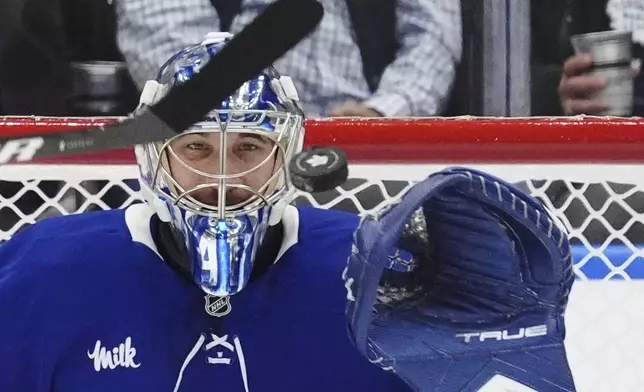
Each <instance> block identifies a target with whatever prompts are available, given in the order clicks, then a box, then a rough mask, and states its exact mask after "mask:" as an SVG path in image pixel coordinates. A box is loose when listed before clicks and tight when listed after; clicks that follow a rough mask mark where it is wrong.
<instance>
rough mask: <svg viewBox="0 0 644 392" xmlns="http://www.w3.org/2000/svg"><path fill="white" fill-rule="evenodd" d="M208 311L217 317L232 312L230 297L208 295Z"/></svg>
mask: <svg viewBox="0 0 644 392" xmlns="http://www.w3.org/2000/svg"><path fill="white" fill-rule="evenodd" d="M205 298H206V313H208V314H209V315H211V316H215V317H222V316H225V315H227V314H228V313H230V310H231V306H230V297H228V296H226V297H215V296H214V295H210V294H208V295H206V297H205Z"/></svg>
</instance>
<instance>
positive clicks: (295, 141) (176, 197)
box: [148, 110, 303, 219]
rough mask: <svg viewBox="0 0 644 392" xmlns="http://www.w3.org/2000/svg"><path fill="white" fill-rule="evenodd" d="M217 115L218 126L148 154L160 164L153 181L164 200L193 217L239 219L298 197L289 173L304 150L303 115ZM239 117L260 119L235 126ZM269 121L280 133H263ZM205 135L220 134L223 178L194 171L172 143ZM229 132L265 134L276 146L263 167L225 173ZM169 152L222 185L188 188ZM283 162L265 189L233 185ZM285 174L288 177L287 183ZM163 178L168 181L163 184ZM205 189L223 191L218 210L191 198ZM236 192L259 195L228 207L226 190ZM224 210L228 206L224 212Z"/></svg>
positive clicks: (205, 126)
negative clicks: (170, 163) (174, 172)
mask: <svg viewBox="0 0 644 392" xmlns="http://www.w3.org/2000/svg"><path fill="white" fill-rule="evenodd" d="M213 115H214V117H215V119H216V124H215V125H213V124H209V123H200V124H196V125H195V126H196V127H200V126H201V127H203V128H198V129H192V130H190V131H188V132H184V133H182V134H180V135H177V136H175V137H173V138H171V139H169V140H167V141H166V142H164V143H163V144H162V145H161V146H160V147H159V145H158V144H155V145H154V149H148V151H149V152H150V153H151V154H154V156H153V159H155V160H156V164H155V165H154V175H153V178H152V189H153V190H154V191H155V193H157V194H161V195H163V197H164V198H166V199H167V200H171V201H172V203H173V204H174V205H175V206H177V207H180V208H182V209H185V210H186V211H189V212H192V213H193V214H196V215H201V216H208V217H212V218H218V219H227V218H234V217H235V216H238V215H246V214H251V213H254V212H256V211H258V210H259V209H261V208H263V207H264V206H267V205H274V204H275V203H276V202H278V201H279V200H280V199H282V198H283V197H285V196H287V195H289V194H290V193H291V192H292V189H293V187H292V185H291V180H290V174H289V171H288V162H289V161H290V159H291V158H292V156H293V155H294V154H295V153H297V152H298V150H299V149H301V145H302V138H303V134H302V133H301V132H299V130H300V129H301V128H302V126H303V118H302V117H301V116H300V115H297V114H293V113H286V112H273V111H271V112H269V111H266V110H243V111H235V110H217V111H213ZM239 115H242V116H249V115H257V116H259V118H258V119H257V120H256V121H253V122H247V121H244V122H234V121H233V122H231V120H232V119H233V118H235V117H236V116H239ZM221 116H226V117H225V118H226V121H225V122H222V121H221ZM267 117H270V118H271V119H272V120H275V122H274V127H275V129H277V130H276V131H264V130H261V129H259V128H260V125H261V124H262V123H263V122H265V121H266V120H267ZM213 128H216V130H212V131H211V130H210V129H213ZM205 132H219V133H220V157H219V174H213V173H207V172H202V171H200V170H198V169H195V168H193V167H191V166H190V165H188V164H187V163H185V162H184V161H183V160H182V159H180V158H179V157H178V156H177V155H176V153H174V151H173V150H172V148H171V147H170V143H171V142H172V141H173V140H175V139H177V138H180V137H182V136H185V135H187V134H190V133H205ZM229 132H235V133H244V132H248V133H254V134H259V135H262V136H265V137H267V138H269V139H270V140H271V141H273V142H274V143H275V144H274V146H273V148H272V150H271V152H270V153H269V154H268V155H267V157H266V158H265V159H264V160H263V161H262V162H260V163H259V164H257V165H255V166H254V167H252V168H250V169H248V170H246V171H243V172H241V173H236V174H225V173H226V159H227V136H228V134H229ZM168 151H170V154H173V156H174V158H175V160H176V161H177V162H178V163H179V164H180V165H182V166H183V167H184V168H186V169H188V170H190V171H191V172H192V173H194V174H197V175H199V176H202V177H204V178H208V179H213V180H216V181H217V182H213V183H206V184H201V185H198V186H196V187H194V188H192V189H189V190H185V189H183V188H182V187H181V186H180V185H179V183H178V182H177V181H176V180H175V179H174V177H173V176H172V174H171V173H170V168H169V167H168V159H169V157H168V155H167V154H168V153H167V152H168ZM277 154H279V155H277ZM278 158H281V164H280V167H279V168H278V169H277V170H274V172H273V174H272V175H271V177H270V178H269V179H268V180H267V181H266V182H265V183H264V184H263V185H262V186H261V187H260V188H259V189H252V188H251V187H249V186H246V185H243V184H228V183H227V182H228V181H229V180H231V179H235V178H240V177H244V176H246V175H248V174H250V173H252V172H254V171H256V170H258V169H259V168H260V167H262V166H263V165H264V164H267V163H268V162H269V161H270V160H271V159H278ZM280 174H282V177H281V178H280ZM161 179H163V180H165V181H160V180H161ZM205 188H216V189H218V190H220V191H219V192H218V202H217V206H212V205H209V204H205V203H202V202H200V201H199V200H197V199H195V198H194V197H192V196H191V194H192V193H194V192H196V191H199V190H201V189H205ZM230 188H239V189H243V190H246V191H250V192H251V193H252V194H253V196H251V197H249V198H248V199H247V200H245V201H242V202H240V203H237V204H235V205H231V206H226V193H227V192H226V190H227V189H230ZM222 190H223V191H222ZM219 206H224V207H223V208H220V207H219Z"/></svg>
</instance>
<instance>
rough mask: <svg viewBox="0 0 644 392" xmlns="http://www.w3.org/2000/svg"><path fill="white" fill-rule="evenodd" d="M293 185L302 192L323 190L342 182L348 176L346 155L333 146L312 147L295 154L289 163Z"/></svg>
mask: <svg viewBox="0 0 644 392" xmlns="http://www.w3.org/2000/svg"><path fill="white" fill-rule="evenodd" d="M289 171H290V173H291V182H292V183H293V186H295V187H296V188H297V189H299V190H301V191H304V192H309V193H311V192H324V191H328V190H331V189H333V188H335V187H337V186H340V185H342V184H344V182H345V181H346V180H347V177H348V176H349V169H348V166H347V155H346V154H345V153H344V151H342V149H339V148H335V147H313V148H312V149H310V150H304V151H302V152H300V153H299V154H297V155H296V156H295V157H293V159H292V160H291V163H290V165H289Z"/></svg>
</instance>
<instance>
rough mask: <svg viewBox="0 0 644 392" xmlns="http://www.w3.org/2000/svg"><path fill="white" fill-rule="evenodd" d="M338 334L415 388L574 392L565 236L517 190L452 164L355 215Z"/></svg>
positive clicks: (538, 206)
mask: <svg viewBox="0 0 644 392" xmlns="http://www.w3.org/2000/svg"><path fill="white" fill-rule="evenodd" d="M343 278H344V280H345V286H346V287H347V298H348V307H347V317H348V327H349V335H350V337H351V339H352V340H353V343H354V344H355V346H356V347H357V349H358V350H359V351H360V352H361V353H362V354H363V355H364V356H366V357H367V358H368V359H369V360H370V361H371V362H372V363H374V364H376V365H378V366H380V367H382V368H383V369H385V370H387V371H392V372H395V373H396V374H397V375H398V376H399V377H401V378H402V379H404V380H405V381H406V382H407V384H408V385H409V386H410V387H411V388H412V389H413V390H415V391H436V392H439V391H440V392H451V391H479V392H493V391H512V392H533V391H538V392H550V391H553V392H554V391H556V392H561V391H574V390H575V387H574V382H573V379H572V375H571V372H570V368H569V365H568V361H567V358H566V351H565V348H564V336H565V327H564V310H565V308H566V304H567V301H568V295H569V293H570V290H571V287H572V283H573V280H574V275H573V271H572V260H571V252H570V245H569V243H568V238H567V236H566V234H565V233H564V232H563V231H562V230H561V229H560V228H559V226H557V224H556V222H554V221H553V219H552V218H551V216H550V215H549V214H548V212H547V210H546V209H545V208H544V207H543V206H542V205H541V204H540V203H539V202H538V201H537V200H535V199H533V198H532V197H531V196H529V195H527V194H525V193H524V192H523V191H521V190H520V189H518V188H516V187H514V186H512V185H510V184H507V183H506V182H504V181H502V180H500V179H498V178H494V177H492V176H490V175H487V174H485V173H481V172H477V171H474V170H468V169H463V168H451V169H446V170H444V171H441V172H439V173H436V174H434V175H431V176H430V177H428V178H427V179H426V180H425V181H423V182H421V183H419V184H417V185H415V186H414V187H413V188H411V189H410V190H409V192H408V193H407V194H406V195H405V196H404V197H403V198H402V199H401V200H400V202H398V203H396V204H393V205H391V206H389V207H388V208H386V209H385V210H383V211H381V212H380V214H379V215H378V216H375V217H374V216H367V217H365V218H363V219H362V221H361V223H360V226H359V228H358V229H357V230H356V232H355V237H354V246H353V249H352V254H351V256H350V258H349V262H348V265H347V269H346V270H345V272H344V276H343Z"/></svg>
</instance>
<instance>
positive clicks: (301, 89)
mask: <svg viewBox="0 0 644 392" xmlns="http://www.w3.org/2000/svg"><path fill="white" fill-rule="evenodd" d="M270 2H271V0H243V3H242V12H241V13H240V14H239V15H238V16H237V17H236V18H235V19H234V20H233V23H232V26H231V33H233V34H234V33H236V32H238V31H240V30H241V29H242V28H243V27H244V26H245V25H247V24H248V23H249V22H250V21H252V20H253V19H254V18H255V17H256V16H257V15H258V14H259V13H260V12H261V10H262V9H263V8H264V7H265V6H266V5H267V4H268V3H270ZM321 3H322V4H323V6H324V8H325V16H324V18H323V20H322V22H321V24H320V26H319V27H318V30H317V31H316V32H315V33H314V34H312V35H311V36H309V37H308V38H307V39H305V40H304V41H302V42H301V43H300V44H299V45H298V46H296V47H295V48H294V49H293V50H291V51H290V52H289V53H288V54H287V55H286V56H284V57H283V58H282V59H280V60H279V61H278V62H277V63H276V64H275V66H276V68H277V70H278V71H279V72H280V73H282V74H284V75H288V76H290V77H292V78H293V81H294V83H295V85H296V87H297V89H298V93H299V96H300V100H301V104H302V108H303V109H304V112H305V113H306V115H307V116H308V117H324V116H327V115H328V113H329V111H330V110H331V109H332V108H334V107H336V106H337V105H340V104H342V103H344V102H345V101H347V100H355V101H359V102H362V103H363V104H364V105H365V106H367V107H369V108H373V109H375V110H376V111H378V112H380V113H383V114H384V115H385V116H431V115H436V114H440V112H441V110H442V109H443V108H444V105H445V104H446V101H447V98H448V94H449V90H450V86H451V84H452V82H453V79H454V74H455V67H456V64H457V63H458V61H459V60H460V56H461V42H462V38H461V16H460V15H461V14H460V4H459V3H460V2H459V1H457V0H398V4H397V11H396V12H397V27H396V28H397V32H396V34H397V39H398V42H399V44H400V50H399V51H398V54H397V58H396V60H395V61H394V62H393V63H392V64H390V65H389V66H388V67H387V68H386V70H385V72H384V74H383V76H382V79H381V81H380V85H379V87H378V90H377V91H376V92H375V93H372V92H371V91H370V90H369V86H368V84H367V82H366V80H365V78H364V75H363V73H362V58H361V56H360V49H359V47H358V46H357V44H356V42H355V37H354V33H353V29H352V25H351V19H350V16H349V13H348V10H347V7H346V3H345V0H321ZM115 6H116V11H117V19H118V43H119V47H120V49H121V51H122V52H123V55H124V56H125V59H126V61H127V63H128V67H129V69H130V72H131V74H132V76H133V78H134V80H135V81H136V82H137V84H138V85H139V86H143V84H144V83H145V81H146V80H148V79H150V78H152V77H154V75H156V73H157V70H158V69H159V67H160V66H161V65H162V64H163V63H164V62H165V61H166V60H167V59H168V58H170V57H171V56H172V55H173V54H175V53H176V52H178V51H180V50H181V49H183V48H184V47H186V46H189V45H192V44H194V43H197V42H201V41H202V39H203V37H204V36H205V34H206V33H208V32H210V31H218V30H219V17H218V15H217V12H216V10H215V8H214V7H213V6H212V5H211V3H210V1H209V0H115Z"/></svg>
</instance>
